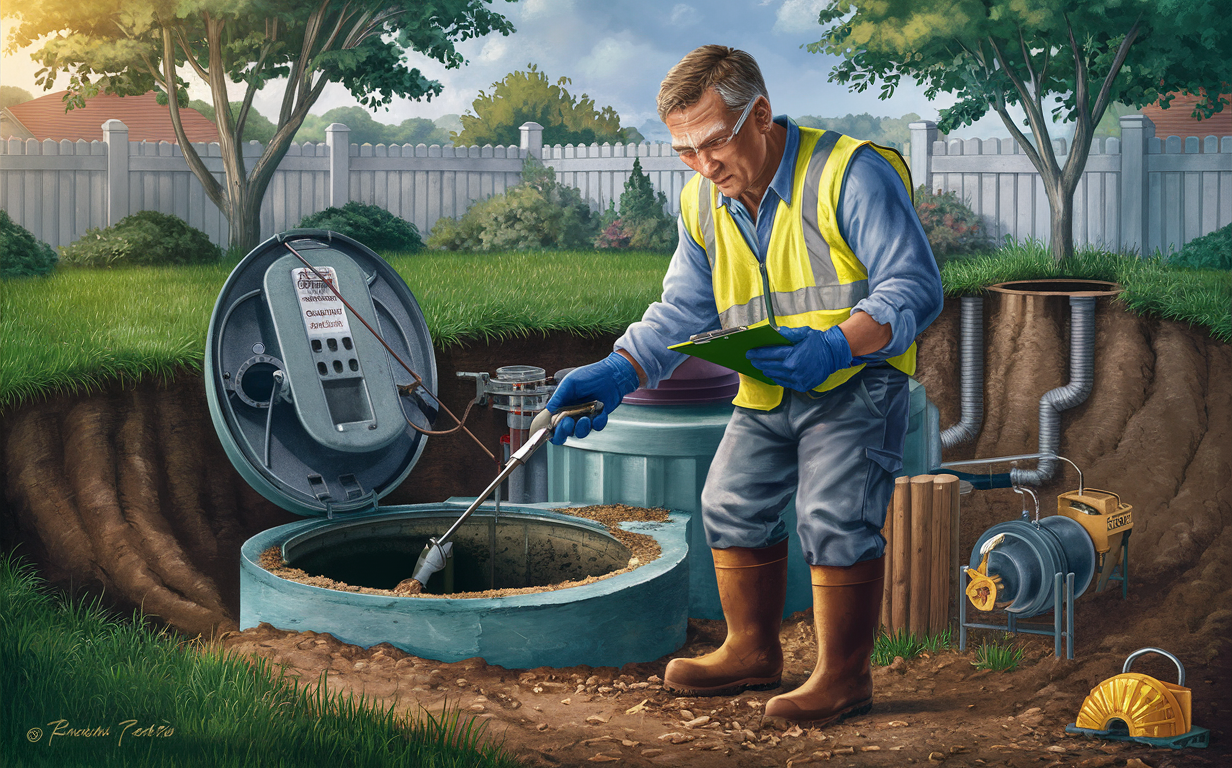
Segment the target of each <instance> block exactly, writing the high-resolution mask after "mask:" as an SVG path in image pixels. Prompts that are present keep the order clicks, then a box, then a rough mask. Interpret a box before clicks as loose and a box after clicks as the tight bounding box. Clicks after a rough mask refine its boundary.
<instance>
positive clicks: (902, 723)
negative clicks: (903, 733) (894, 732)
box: [887, 720, 910, 728]
mask: <svg viewBox="0 0 1232 768" xmlns="http://www.w3.org/2000/svg"><path fill="white" fill-rule="evenodd" d="M887 725H889V726H890V727H891V728H906V727H907V726H908V725H910V723H908V722H907V721H906V720H891V721H890V722H889V723H887Z"/></svg>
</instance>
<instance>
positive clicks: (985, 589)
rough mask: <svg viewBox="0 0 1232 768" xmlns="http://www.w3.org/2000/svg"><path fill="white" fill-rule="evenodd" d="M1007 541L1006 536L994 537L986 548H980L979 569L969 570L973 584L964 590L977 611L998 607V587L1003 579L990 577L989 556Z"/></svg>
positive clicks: (985, 545) (995, 576)
mask: <svg viewBox="0 0 1232 768" xmlns="http://www.w3.org/2000/svg"><path fill="white" fill-rule="evenodd" d="M1003 541H1005V534H1000V535H998V536H994V537H993V538H991V539H989V540H988V541H986V542H984V546H982V547H980V555H982V557H981V559H980V564H979V567H977V568H975V569H971V568H968V569H967V571H966V573H967V577H968V578H970V579H971V583H970V584H968V585H967V589H966V590H964V591H965V593H966V595H967V599H968V600H970V601H971V604H972V605H974V606H975V607H976V610H980V611H991V610H992V609H993V608H994V607H996V603H997V587H998V586H999V585H1000V584H1001V577H1000V576H997V575H993V576H989V575H988V556H989V555H990V554H991V553H992V551H993V549H994V548H996V546H997V545H998V544H1000V543H1001V542H1003Z"/></svg>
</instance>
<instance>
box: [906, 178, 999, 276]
mask: <svg viewBox="0 0 1232 768" xmlns="http://www.w3.org/2000/svg"><path fill="white" fill-rule="evenodd" d="M915 211H916V213H917V214H918V215H919V217H920V223H921V224H923V225H924V234H925V235H926V236H927V237H928V243H929V245H931V246H932V248H933V256H934V257H936V259H937V263H938V264H941V263H944V262H945V261H946V259H948V258H949V257H951V256H958V255H962V254H967V253H974V252H976V251H979V250H983V249H985V248H987V247H988V236H987V233H986V232H985V231H984V225H983V223H982V222H981V221H980V217H979V215H978V214H976V212H975V211H973V210H971V208H969V207H968V206H967V204H966V203H964V202H963V201H962V200H959V199H958V195H957V194H956V193H954V192H943V193H941V194H936V193H934V192H933V191H932V190H930V189H928V188H927V187H925V186H923V185H920V186H919V187H917V188H916V190H915Z"/></svg>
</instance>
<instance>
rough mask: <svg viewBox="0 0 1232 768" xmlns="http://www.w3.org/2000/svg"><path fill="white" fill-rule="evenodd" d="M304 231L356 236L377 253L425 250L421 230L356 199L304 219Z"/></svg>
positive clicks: (302, 222) (379, 208)
mask: <svg viewBox="0 0 1232 768" xmlns="http://www.w3.org/2000/svg"><path fill="white" fill-rule="evenodd" d="M299 225H300V227H301V228H303V229H328V230H332V231H334V232H337V233H338V234H340V235H346V236H347V237H353V238H355V239H356V240H358V241H359V242H361V243H363V244H364V245H366V246H368V247H369V248H371V249H372V250H374V251H418V250H421V249H422V248H423V247H424V243H423V240H422V239H420V237H419V229H418V228H417V227H416V226H415V225H414V224H412V223H411V222H409V221H406V220H405V219H401V218H398V217H397V216H395V215H393V214H392V213H390V212H389V211H387V210H385V209H384V208H382V207H380V206H379V205H367V204H365V203H359V202H356V201H354V200H352V201H351V202H349V203H347V204H346V205H344V206H342V207H341V208H326V209H325V210H323V211H320V212H319V213H314V214H312V215H311V216H306V217H304V220H303V221H301V222H300V223H299Z"/></svg>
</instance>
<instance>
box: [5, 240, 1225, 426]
mask: <svg viewBox="0 0 1232 768" xmlns="http://www.w3.org/2000/svg"><path fill="white" fill-rule="evenodd" d="M386 257H387V258H388V260H389V262H390V263H391V264H392V265H393V266H394V268H395V269H396V270H397V271H398V272H399V273H400V274H401V275H402V276H403V278H405V280H406V282H407V284H408V285H409V286H410V287H411V290H412V292H413V293H414V294H415V296H416V298H417V299H418V301H419V303H420V306H421V308H422V309H423V311H424V316H425V317H426V318H427V322H428V330H429V332H430V333H431V334H432V338H433V340H434V343H435V344H436V346H437V347H438V348H447V347H450V346H453V345H456V344H458V343H460V342H462V341H463V340H465V339H483V340H491V339H502V338H508V337H512V336H524V335H527V334H530V333H533V332H543V331H554V330H557V331H569V332H571V333H575V334H578V335H584V336H585V335H595V334H600V333H619V332H620V331H622V330H623V329H624V328H625V327H626V326H627V325H628V324H629V323H630V322H633V321H634V320H637V319H638V318H639V317H641V315H642V312H643V311H644V310H645V309H646V306H647V305H648V304H649V303H650V302H652V301H655V300H656V299H658V298H659V294H660V291H661V286H662V280H663V274H664V272H665V271H666V269H667V263H668V257H666V256H664V255H662V254H655V253H610V252H597V251H530V252H516V253H495V254H466V253H441V252H421V253H417V254H386ZM236 262H237V259H236V258H234V257H231V258H228V259H227V260H225V261H223V262H222V263H220V264H216V265H210V266H195V267H178V268H171V267H167V268H154V267H145V268H140V267H134V268H126V269H113V270H96V269H82V268H76V269H74V268H61V269H59V270H57V271H56V273H55V274H53V275H51V276H48V277H45V278H18V279H9V280H3V281H0V350H2V354H0V408H3V407H6V406H9V405H13V404H15V403H18V402H22V401H26V400H30V399H34V398H36V397H39V396H41V395H44V394H47V393H49V392H53V391H61V392H80V391H89V390H93V389H97V388H99V387H101V386H102V385H103V384H105V383H107V382H109V381H115V380H117V379H128V380H135V379H141V378H148V377H153V378H162V379H166V378H167V377H169V376H171V375H172V374H173V373H174V372H175V371H177V370H184V369H187V370H195V371H199V370H200V369H201V366H202V362H203V359H204V354H205V350H204V346H205V331H206V326H207V325H208V324H209V316H210V312H211V311H212V310H213V306H214V301H215V299H216V298H217V296H218V292H219V290H220V289H221V288H222V284H223V282H224V281H225V280H226V278H227V275H228V274H229V273H230V271H231V269H232V267H234V265H235V264H236ZM1058 276H1070V277H1087V278H1095V279H1103V280H1115V281H1117V282H1119V283H1121V284H1122V285H1123V286H1124V287H1125V289H1126V290H1125V293H1124V294H1122V297H1121V300H1122V301H1123V302H1124V304H1125V305H1126V306H1127V307H1128V308H1129V309H1130V310H1131V311H1134V312H1137V313H1140V314H1145V315H1151V316H1156V317H1162V318H1169V319H1174V320H1179V321H1183V322H1187V323H1193V324H1195V325H1198V326H1202V327H1205V328H1209V329H1210V331H1211V333H1212V334H1213V335H1214V337H1215V338H1217V339H1220V340H1222V341H1225V342H1230V343H1232V272H1221V271H1212V270H1185V269H1176V268H1171V267H1168V266H1167V265H1166V264H1165V263H1164V262H1163V261H1162V260H1161V259H1160V258H1151V259H1145V260H1143V259H1138V258H1136V257H1134V256H1122V255H1116V254H1108V253H1104V252H1098V251H1093V250H1089V249H1087V250H1082V251H1080V252H1079V253H1077V254H1076V255H1075V257H1074V259H1073V260H1072V261H1071V262H1070V263H1068V264H1067V265H1066V268H1065V269H1064V270H1061V269H1060V268H1058V267H1057V266H1056V264H1055V263H1053V261H1052V259H1051V258H1050V257H1049V256H1048V254H1047V251H1046V250H1045V249H1044V247H1043V246H1042V245H1040V244H1038V243H1028V244H1025V245H1014V246H1009V247H1006V248H1003V249H1001V250H999V251H997V252H995V253H993V254H986V255H980V256H974V257H969V258H963V259H955V260H951V261H949V262H947V263H946V264H945V265H944V266H943V267H942V281H943V283H944V284H945V291H946V294H947V295H951V296H957V295H963V294H967V293H972V292H976V291H979V290H981V289H982V288H983V287H984V286H987V285H990V284H993V283H998V282H1004V281H1007V280H1018V279H1031V278H1041V277H1058Z"/></svg>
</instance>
